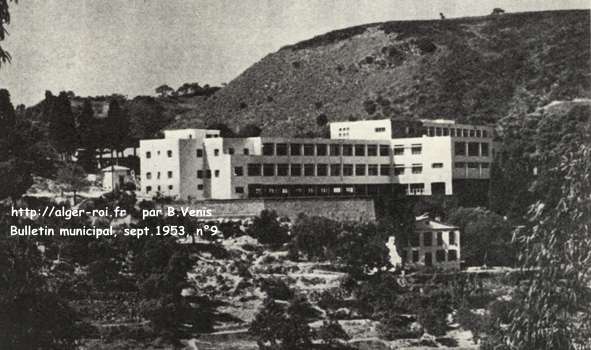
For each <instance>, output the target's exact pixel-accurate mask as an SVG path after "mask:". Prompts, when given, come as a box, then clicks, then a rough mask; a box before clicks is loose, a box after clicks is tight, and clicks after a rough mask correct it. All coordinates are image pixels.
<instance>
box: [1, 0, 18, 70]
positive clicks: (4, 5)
mask: <svg viewBox="0 0 591 350" xmlns="http://www.w3.org/2000/svg"><path fill="white" fill-rule="evenodd" d="M10 1H11V0H0V41H2V40H4V39H5V38H6V35H7V34H8V32H7V31H6V25H8V24H10V12H9V7H8V3H9V2H10ZM15 2H16V1H15ZM10 59H11V56H10V54H9V53H8V52H7V51H5V50H4V49H2V46H0V66H2V64H3V63H8V62H10Z"/></svg>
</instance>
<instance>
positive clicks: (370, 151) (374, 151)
mask: <svg viewBox="0 0 591 350" xmlns="http://www.w3.org/2000/svg"><path fill="white" fill-rule="evenodd" d="M367 155H368V156H370V157H375V156H377V155H378V146H377V145H367Z"/></svg>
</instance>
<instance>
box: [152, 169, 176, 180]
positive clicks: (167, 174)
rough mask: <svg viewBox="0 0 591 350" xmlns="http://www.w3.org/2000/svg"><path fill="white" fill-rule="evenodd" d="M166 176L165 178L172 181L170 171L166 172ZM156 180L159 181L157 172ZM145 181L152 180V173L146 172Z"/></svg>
mask: <svg viewBox="0 0 591 350" xmlns="http://www.w3.org/2000/svg"><path fill="white" fill-rule="evenodd" d="M166 176H167V177H168V178H169V179H172V171H167V172H166ZM156 179H158V180H159V179H160V172H157V173H156ZM146 180H152V173H151V172H149V171H148V172H146Z"/></svg>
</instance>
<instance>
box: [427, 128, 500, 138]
mask: <svg viewBox="0 0 591 350" xmlns="http://www.w3.org/2000/svg"><path fill="white" fill-rule="evenodd" d="M425 134H426V135H427V136H452V137H479V138H488V137H489V136H490V135H489V133H488V130H484V129H482V130H481V129H463V128H447V127H436V126H430V127H427V128H425Z"/></svg>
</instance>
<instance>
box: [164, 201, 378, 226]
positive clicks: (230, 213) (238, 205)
mask: <svg viewBox="0 0 591 350" xmlns="http://www.w3.org/2000/svg"><path fill="white" fill-rule="evenodd" d="M168 206H176V207H190V208H193V209H203V208H207V209H211V211H212V215H213V218H247V217H254V216H258V215H259V214H260V213H261V211H262V210H264V209H267V210H274V211H276V212H277V215H279V216H286V217H288V218H290V220H292V221H294V220H295V219H296V218H297V216H298V215H299V214H300V213H304V214H306V215H308V216H323V217H326V218H329V219H333V220H340V221H346V220H355V221H375V219H376V215H375V210H374V203H373V200H372V199H371V198H358V197H357V198H318V197H315V198H286V199H284V198H273V199H269V198H265V199H262V198H261V199H233V200H206V201H196V202H192V203H187V204H169V205H168Z"/></svg>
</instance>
